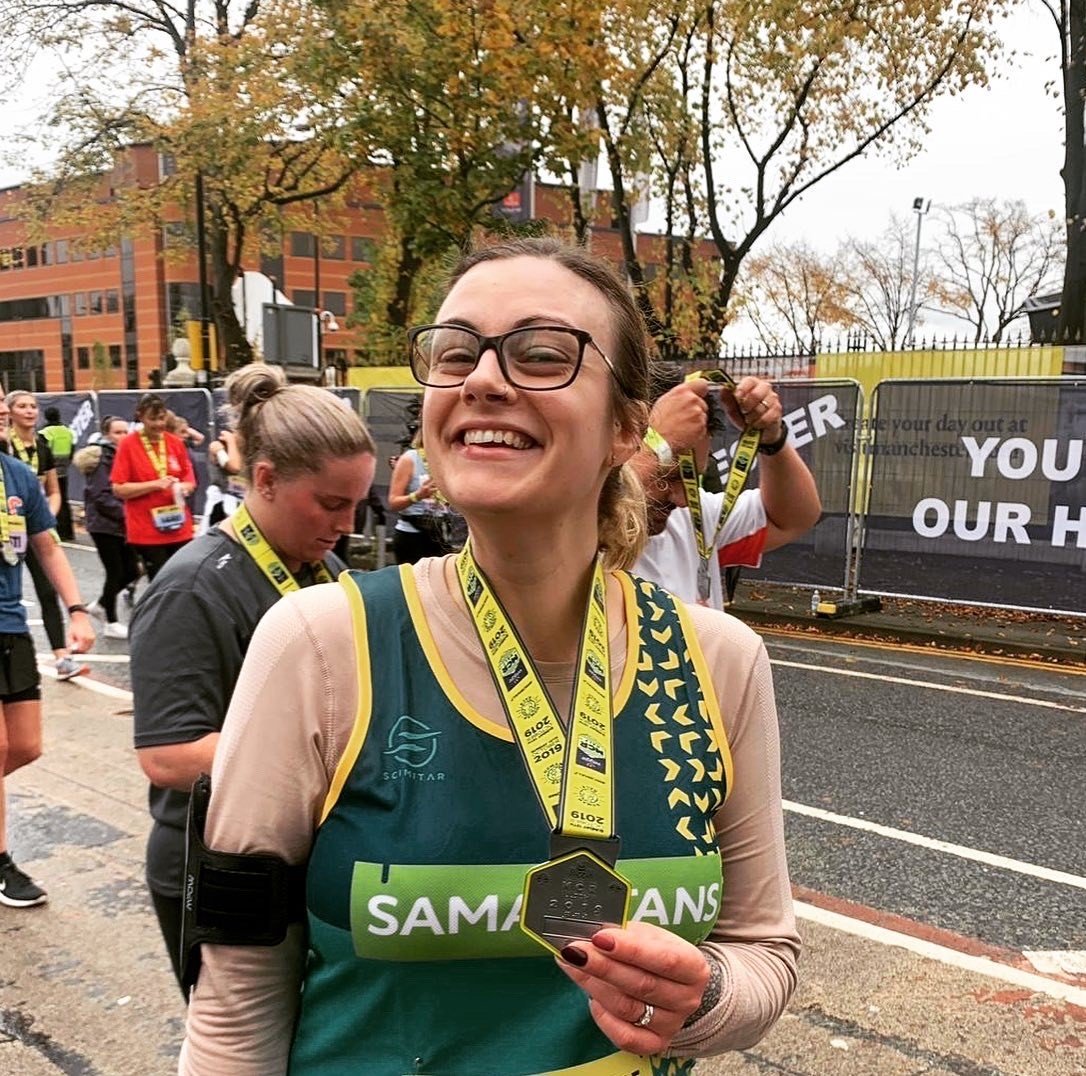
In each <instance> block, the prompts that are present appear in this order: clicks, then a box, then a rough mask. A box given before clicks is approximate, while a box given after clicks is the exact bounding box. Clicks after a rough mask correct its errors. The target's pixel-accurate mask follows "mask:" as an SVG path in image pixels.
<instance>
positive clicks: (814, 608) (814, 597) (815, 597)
mask: <svg viewBox="0 0 1086 1076" xmlns="http://www.w3.org/2000/svg"><path fill="white" fill-rule="evenodd" d="M821 601H822V595H821V594H819V593H818V591H817V590H815V591H814V592H813V593H812V594H811V616H817V615H818V606H819V603H820V602H821Z"/></svg>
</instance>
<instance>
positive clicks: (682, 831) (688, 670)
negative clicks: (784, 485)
mask: <svg viewBox="0 0 1086 1076" xmlns="http://www.w3.org/2000/svg"><path fill="white" fill-rule="evenodd" d="M639 590H640V594H641V595H642V596H643V597H642V598H641V600H640V602H639V604H640V607H641V617H640V621H639V624H638V644H639V647H638V650H639V654H638V658H639V660H638V663H637V672H638V674H639V675H638V676H637V678H636V680H635V685H636V692H637V697H638V698H640V699H641V701H642V703H643V705H644V714H645V729H646V732H647V734H648V740H649V743H651V744H652V749H653V751H655V752H656V754H657V755H658V756H659V761H660V765H661V766H663V768H664V784H663V786H662V787H663V788H664V790H665V795H666V798H667V806H668V810H669V811H670V813H671V817H672V819H673V823H674V826H675V832H676V833H678V834H679V835H680V836H682V837H683V839H684V840H686V841H689V843H690V844H691V845H692V846H693V850H694V852H695V854H697V855H706V854H711V853H715V851H716V833H715V830H714V827H713V821H712V816H713V814H714V812H715V811H716V810H717V809H718V808H719V807H720V805H721V803H723V802H724V788H723V783H724V760H723V756H722V754H721V750H720V745H719V744H718V743H717V738H716V732H715V730H714V728H713V724H712V721H711V720H710V718H709V712H708V708H707V707H706V705H705V698H704V695H703V693H702V685H701V683H700V682H699V681H698V678H697V674H696V672H695V670H694V665H693V662H692V661H691V660H690V652H689V650H688V648H687V646H686V640H685V639H684V638H683V636H682V629H681V627H680V626H679V620H678V617H677V615H676V613H675V611H674V607H673V606H672V604H671V602H672V599H671V598H670V596H669V595H666V594H664V593H663V592H662V591H660V590H657V589H656V588H655V587H654V586H653V585H652V584H651V583H646V582H644V581H642V582H641V583H640V585H639ZM668 674H670V675H668ZM654 1060H655V1059H654ZM686 1071H689V1070H688V1069H686V1068H684V1067H680V1068H672V1067H670V1064H669V1067H667V1068H656V1067H655V1066H654V1068H653V1073H654V1074H656V1073H671V1072H675V1073H679V1072H686Z"/></svg>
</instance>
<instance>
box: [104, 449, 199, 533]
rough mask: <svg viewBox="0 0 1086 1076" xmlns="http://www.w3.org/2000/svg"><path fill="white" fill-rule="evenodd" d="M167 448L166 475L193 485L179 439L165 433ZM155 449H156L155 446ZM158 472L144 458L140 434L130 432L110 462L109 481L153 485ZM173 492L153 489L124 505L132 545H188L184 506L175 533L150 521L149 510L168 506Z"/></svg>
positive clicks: (189, 519) (189, 526)
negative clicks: (183, 516)
mask: <svg viewBox="0 0 1086 1076" xmlns="http://www.w3.org/2000/svg"><path fill="white" fill-rule="evenodd" d="M162 436H163V438H164V439H165V446H166V473H167V474H168V475H171V476H172V477H174V478H176V479H177V480H178V481H179V482H189V483H191V484H192V485H195V484H196V475H195V473H194V472H193V470H192V460H190V459H189V454H188V451H187V450H186V448H185V446H184V444H183V442H182V441H181V439H180V438H179V437H174V435H173V434H172V433H164V434H163V435H162ZM156 447H157V446H156ZM156 478H158V471H156V470H155V465H154V464H153V463H152V462H151V459H150V457H149V456H148V455H147V449H146V448H145V447H144V445H143V441H142V439H141V437H140V435H139V433H130V434H129V435H128V436H127V437H126V438H125V439H124V440H123V441H122V442H121V443H120V444H119V445H118V446H117V455H116V457H115V458H114V460H113V469H112V471H110V479H111V480H112V481H113V482H117V483H120V482H153V481H154V480H155V479H156ZM173 504H174V499H173V491H172V490H169V489H160V490H154V491H153V492H151V493H145V494H143V495H142V496H140V497H133V498H131V499H130V500H127V501H125V502H124V524H125V537H126V538H127V539H128V541H129V542H130V543H131V544H132V545H171V544H173V543H174V542H187V541H189V539H190V538H192V512H190V511H189V508H188V506H187V505H186V506H185V522H184V523H183V524H182V526H181V527H179V528H178V529H177V530H174V531H160V530H159V529H158V528H157V527H156V526H155V525H154V523H153V522H152V518H151V509H152V508H160V507H162V508H165V507H171V506H172V505H173Z"/></svg>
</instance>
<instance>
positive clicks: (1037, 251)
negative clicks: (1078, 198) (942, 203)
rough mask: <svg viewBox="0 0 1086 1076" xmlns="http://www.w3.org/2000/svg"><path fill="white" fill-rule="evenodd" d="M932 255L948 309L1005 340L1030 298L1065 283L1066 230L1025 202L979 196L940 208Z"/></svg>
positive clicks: (982, 336)
mask: <svg viewBox="0 0 1086 1076" xmlns="http://www.w3.org/2000/svg"><path fill="white" fill-rule="evenodd" d="M939 220H940V223H941V225H942V229H941V234H940V235H939V237H938V240H937V242H936V243H935V244H934V245H933V249H932V257H933V259H934V261H935V263H936V275H937V277H938V285H939V287H938V301H939V305H940V307H941V308H942V309H943V310H945V311H946V312H947V313H949V314H951V315H952V316H953V317H956V318H959V319H960V320H962V321H964V322H966V323H967V324H969V325H970V326H971V328H972V332H973V340H974V342H975V343H978V344H979V343H981V342H982V341H985V340H988V341H991V342H992V343H995V344H998V343H999V342H1000V341H1001V340H1002V338H1003V334H1004V332H1005V331H1006V329H1007V326H1008V325H1010V324H1011V322H1013V321H1014V319H1015V318H1017V317H1019V316H1020V315H1021V312H1022V303H1023V302H1024V301H1025V300H1026V299H1027V298H1028V297H1029V296H1030V295H1035V294H1038V293H1041V292H1045V291H1051V290H1052V289H1053V288H1056V287H1058V284H1059V280H1060V277H1061V275H1062V255H1063V251H1062V246H1063V242H1064V234H1063V228H1062V226H1061V223H1060V222H1059V221H1057V220H1056V218H1055V217H1054V215H1053V214H1050V213H1049V214H1032V213H1030V212H1029V210H1028V209H1027V208H1026V205H1025V203H1024V202H1021V201H1010V200H1008V201H1002V202H1000V201H996V200H995V199H994V198H974V199H973V200H972V201H970V202H967V203H965V204H964V205H959V206H954V207H952V208H949V209H944V210H941V211H940V212H939Z"/></svg>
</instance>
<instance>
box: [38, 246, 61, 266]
mask: <svg viewBox="0 0 1086 1076" xmlns="http://www.w3.org/2000/svg"><path fill="white" fill-rule="evenodd" d="M56 260H57V254H56V251H55V250H54V249H53V244H52V243H43V244H42V248H41V263H42V265H55V264H56Z"/></svg>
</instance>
